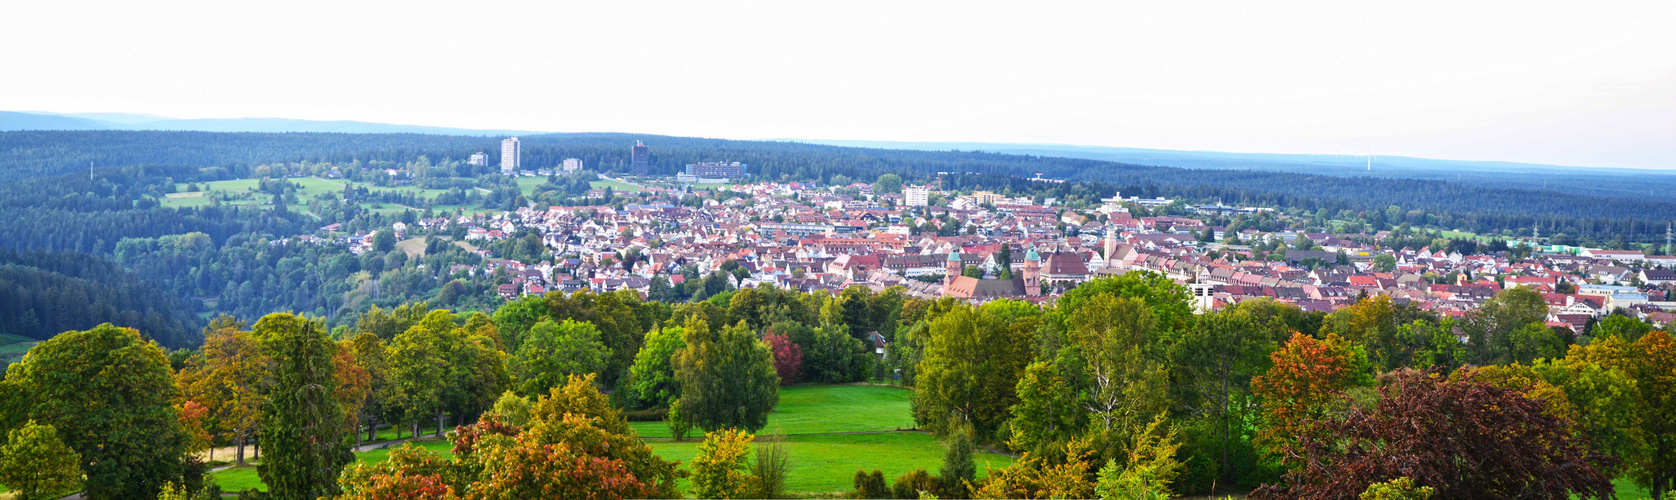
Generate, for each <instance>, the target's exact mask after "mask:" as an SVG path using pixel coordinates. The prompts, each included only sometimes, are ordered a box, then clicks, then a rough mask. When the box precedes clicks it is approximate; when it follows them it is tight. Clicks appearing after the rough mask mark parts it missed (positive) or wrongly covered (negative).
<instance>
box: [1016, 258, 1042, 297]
mask: <svg viewBox="0 0 1676 500" xmlns="http://www.w3.org/2000/svg"><path fill="white" fill-rule="evenodd" d="M1019 274H1020V275H1022V276H1023V278H1024V295H1026V296H1029V297H1040V296H1042V256H1041V255H1037V254H1036V249H1034V248H1032V249H1030V253H1027V254H1025V255H1024V270H1023V272H1021V273H1019Z"/></svg>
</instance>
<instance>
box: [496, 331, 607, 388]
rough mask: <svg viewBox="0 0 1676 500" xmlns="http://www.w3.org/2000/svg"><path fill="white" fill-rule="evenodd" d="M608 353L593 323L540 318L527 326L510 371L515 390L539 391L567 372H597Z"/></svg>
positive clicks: (558, 380)
mask: <svg viewBox="0 0 1676 500" xmlns="http://www.w3.org/2000/svg"><path fill="white" fill-rule="evenodd" d="M609 354H610V353H609V352H608V351H607V350H606V348H605V344H604V343H601V342H600V340H599V330H596V329H594V327H593V325H590V324H587V323H578V322H576V321H572V320H568V319H567V320H564V322H563V323H554V322H553V321H552V320H543V321H542V322H540V323H536V324H535V326H533V327H530V331H529V333H528V334H527V335H525V337H524V342H523V343H522V344H521V345H520V346H519V347H518V355H517V356H515V357H513V358H512V363H511V367H510V368H511V370H510V371H511V372H512V376H513V378H514V380H516V381H517V382H516V384H517V388H518V392H519V393H522V394H535V395H539V394H544V393H546V392H547V390H548V389H551V388H553V387H556V386H558V385H560V384H563V383H564V382H565V379H566V377H569V376H571V375H586V374H589V373H598V372H599V371H600V370H602V369H604V368H605V360H606V358H607V357H608V355H609Z"/></svg>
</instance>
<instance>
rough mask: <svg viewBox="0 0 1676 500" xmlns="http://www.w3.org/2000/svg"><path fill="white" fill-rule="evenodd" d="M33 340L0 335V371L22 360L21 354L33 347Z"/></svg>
mask: <svg viewBox="0 0 1676 500" xmlns="http://www.w3.org/2000/svg"><path fill="white" fill-rule="evenodd" d="M35 344H36V342H35V339H32V338H28V337H22V336H18V335H10V334H3V333H0V370H3V369H4V367H5V365H10V364H12V363H16V362H18V361H22V360H23V354H24V353H26V352H29V348H31V347H35Z"/></svg>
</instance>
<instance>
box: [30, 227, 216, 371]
mask: <svg viewBox="0 0 1676 500" xmlns="http://www.w3.org/2000/svg"><path fill="white" fill-rule="evenodd" d="M100 323H112V324H116V325H121V326H125V327H129V328H136V329H139V330H141V331H144V332H146V335H148V336H149V337H150V338H152V339H155V340H157V341H158V342H160V343H162V344H164V345H168V346H173V347H185V346H190V345H194V344H196V343H197V340H196V338H197V336H198V328H200V327H201V326H203V320H201V319H199V318H198V317H197V315H196V314H194V309H193V308H192V307H191V306H190V305H189V304H187V303H185V302H184V301H182V300H179V299H178V298H176V297H175V296H174V295H173V294H169V293H165V292H164V291H163V290H161V289H159V288H158V287H157V286H156V285H154V284H153V283H151V282H147V281H145V280H142V279H140V278H139V277H137V276H135V275H134V274H133V273H129V272H127V271H124V270H122V269H121V268H119V267H117V266H115V265H113V264H111V263H110V262H108V261H105V260H103V259H99V258H96V257H92V256H88V255H80V254H69V253H47V252H15V251H11V250H4V249H0V333H6V334H11V335H21V336H24V337H28V338H32V339H36V340H46V339H49V338H52V336H53V335H57V334H58V333H60V332H64V331H68V330H80V329H86V328H92V327H93V326H94V325H98V324H100Z"/></svg>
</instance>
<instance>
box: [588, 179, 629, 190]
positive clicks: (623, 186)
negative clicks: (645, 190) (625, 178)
mask: <svg viewBox="0 0 1676 500" xmlns="http://www.w3.org/2000/svg"><path fill="white" fill-rule="evenodd" d="M588 184H590V185H592V186H593V187H594V189H605V188H611V190H613V191H617V192H633V191H639V190H640V187H639V186H635V185H633V184H628V183H625V182H621V181H615V180H597V181H588Z"/></svg>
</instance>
